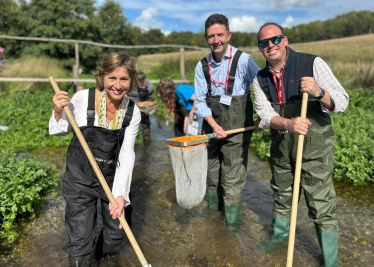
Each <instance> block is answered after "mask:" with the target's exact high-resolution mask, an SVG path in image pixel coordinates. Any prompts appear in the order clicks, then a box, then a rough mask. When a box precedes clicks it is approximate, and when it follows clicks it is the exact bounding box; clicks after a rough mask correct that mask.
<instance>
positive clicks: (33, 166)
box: [0, 150, 58, 242]
mask: <svg viewBox="0 0 374 267" xmlns="http://www.w3.org/2000/svg"><path fill="white" fill-rule="evenodd" d="M1 155H2V157H1V158H0V186H1V187H0V238H1V239H3V238H7V240H8V241H9V242H13V241H14V240H15V238H16V237H17V236H18V235H17V228H18V226H17V223H16V222H17V219H19V218H25V217H30V216H31V217H33V216H34V215H35V208H36V207H37V206H38V204H40V202H41V201H43V200H44V199H45V196H46V195H47V193H49V192H50V191H51V190H52V189H53V188H54V187H55V186H56V185H57V181H58V175H57V173H56V172H55V171H54V170H53V169H52V168H51V166H49V165H48V164H47V163H45V162H42V161H40V160H39V159H38V158H36V157H29V158H25V159H20V160H16V159H15V158H14V157H15V153H11V152H9V151H5V150H1Z"/></svg>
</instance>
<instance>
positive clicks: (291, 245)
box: [287, 93, 308, 267]
mask: <svg viewBox="0 0 374 267" xmlns="http://www.w3.org/2000/svg"><path fill="white" fill-rule="evenodd" d="M307 107H308V93H303V100H302V103H301V116H300V117H301V118H303V119H305V118H306V109H307ZM303 147H304V135H301V134H300V135H299V141H298V143H297V154H296V167H295V179H294V183H293V193H292V194H293V195H292V210H291V222H290V235H289V238H288V252H287V267H291V266H292V261H293V251H294V246H295V231H296V218H297V205H298V203H299V191H300V175H301V163H302V159H303Z"/></svg>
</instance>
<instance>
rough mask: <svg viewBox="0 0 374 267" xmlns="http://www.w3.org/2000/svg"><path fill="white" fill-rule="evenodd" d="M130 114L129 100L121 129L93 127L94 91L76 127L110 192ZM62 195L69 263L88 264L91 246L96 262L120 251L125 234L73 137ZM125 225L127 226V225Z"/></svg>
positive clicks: (91, 92)
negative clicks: (84, 123) (81, 122)
mask: <svg viewBox="0 0 374 267" xmlns="http://www.w3.org/2000/svg"><path fill="white" fill-rule="evenodd" d="M133 110H134V102H133V101H132V100H130V102H129V106H128V109H127V112H126V116H125V118H124V121H123V124H122V128H121V129H118V130H109V129H104V128H102V127H97V126H94V120H95V89H90V90H89V100H88V108H87V126H84V127H80V130H81V132H82V134H83V136H84V138H85V140H86V142H87V144H88V146H89V148H90V150H91V152H92V154H93V156H94V158H95V159H96V162H97V164H98V166H99V167H100V170H101V172H102V174H103V176H104V177H105V180H106V181H107V183H108V186H109V187H110V188H112V186H113V180H114V175H115V171H116V168H117V165H118V164H125V163H124V162H122V163H120V162H118V155H119V151H120V148H121V145H122V142H123V138H124V134H125V130H126V127H127V126H128V125H129V124H130V121H131V118H132V114H133ZM62 193H63V196H64V198H65V200H66V204H67V205H66V213H65V224H66V230H67V233H68V238H67V240H66V241H65V243H64V245H63V250H64V251H65V252H68V253H69V254H70V255H69V261H70V262H74V263H75V262H80V261H87V260H89V257H90V253H91V252H92V250H93V248H94V247H95V245H96V253H95V256H96V258H97V259H100V258H103V257H108V256H109V255H115V254H117V253H118V252H119V251H120V249H121V247H122V246H121V245H122V240H123V237H124V235H125V232H124V231H123V230H122V229H119V228H118V222H117V221H116V220H113V219H112V217H111V215H110V213H109V206H108V204H109V200H108V198H107V196H106V194H105V192H104V190H103V188H102V186H101V184H100V182H99V180H98V178H97V176H96V174H95V172H94V170H93V169H92V166H91V164H90V162H89V160H88V158H87V156H86V154H85V152H84V150H83V147H82V146H81V144H80V143H79V140H78V138H77V136H76V135H74V136H73V139H72V141H71V143H70V145H69V148H68V152H67V163H66V172H65V174H64V177H63V189H62ZM98 202H100V203H99V205H100V204H101V211H102V212H101V214H98V213H97V205H98ZM126 209H127V207H126ZM130 209H131V207H130ZM130 209H128V210H126V211H125V212H126V213H127V214H126V215H129V211H131V210H130ZM99 210H100V209H99ZM98 217H101V218H102V223H103V229H102V231H101V232H100V234H99V236H98V235H97V233H96V234H95V231H96V230H97V228H98V227H97V223H98V220H97V218H98ZM125 217H126V220H128V219H129V218H128V216H125ZM128 223H129V225H131V221H128ZM96 242H97V244H96ZM74 266H75V265H74Z"/></svg>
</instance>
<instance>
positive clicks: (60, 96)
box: [52, 91, 70, 122]
mask: <svg viewBox="0 0 374 267" xmlns="http://www.w3.org/2000/svg"><path fill="white" fill-rule="evenodd" d="M52 101H53V109H54V115H55V119H56V121H57V122H58V121H59V120H60V119H61V117H62V112H63V110H64V107H65V106H67V105H69V102H70V98H69V96H68V93H67V92H65V91H60V92H58V93H56V94H55V95H54V96H53V99H52Z"/></svg>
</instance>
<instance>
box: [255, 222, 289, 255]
mask: <svg viewBox="0 0 374 267" xmlns="http://www.w3.org/2000/svg"><path fill="white" fill-rule="evenodd" d="M290 221H291V220H290V219H287V218H282V217H278V216H274V219H273V234H272V235H271V238H270V239H269V240H265V241H262V242H260V243H259V244H258V245H257V248H258V249H259V250H261V251H264V252H271V251H274V250H276V249H277V248H278V247H279V245H280V244H281V243H283V241H284V240H285V239H286V238H287V236H288V235H289V232H290Z"/></svg>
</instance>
